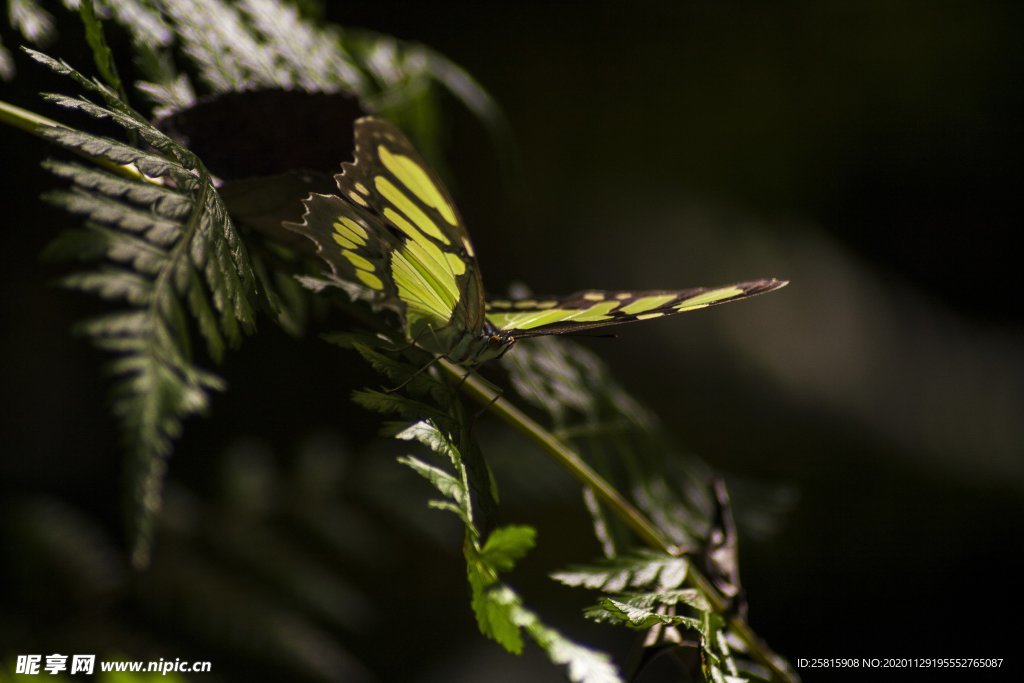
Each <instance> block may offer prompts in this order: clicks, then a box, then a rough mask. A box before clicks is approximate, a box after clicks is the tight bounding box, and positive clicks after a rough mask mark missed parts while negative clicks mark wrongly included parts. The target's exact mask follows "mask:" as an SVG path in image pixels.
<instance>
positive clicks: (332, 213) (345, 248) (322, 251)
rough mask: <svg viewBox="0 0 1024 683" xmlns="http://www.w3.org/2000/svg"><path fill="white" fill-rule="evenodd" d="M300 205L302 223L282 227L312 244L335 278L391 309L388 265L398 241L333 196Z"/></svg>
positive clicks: (380, 224) (367, 214) (392, 299)
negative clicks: (293, 231) (362, 290)
mask: <svg viewBox="0 0 1024 683" xmlns="http://www.w3.org/2000/svg"><path fill="white" fill-rule="evenodd" d="M303 203H304V204H305V206H306V213H305V215H304V216H303V222H302V223H301V224H296V223H286V224H285V225H286V226H288V227H289V228H290V229H292V230H295V231H296V232H300V233H302V234H303V235H305V236H307V237H309V238H310V239H311V240H313V242H315V243H316V246H317V253H318V254H319V255H320V257H321V258H322V259H323V260H324V261H326V262H327V264H328V265H329V266H330V267H331V274H332V275H333V276H334V277H335V278H337V279H339V280H343V281H345V282H349V283H359V284H361V285H362V286H363V287H364V288H365V290H366V291H367V298H370V299H372V300H374V301H376V302H378V303H382V304H385V305H391V306H392V307H395V303H396V302H397V297H398V293H397V290H396V289H395V286H394V282H393V280H392V279H391V277H389V269H390V265H389V264H390V255H391V253H392V252H393V251H394V250H395V249H396V248H397V246H398V241H397V240H396V239H395V238H394V236H393V235H392V234H391V233H390V231H389V230H388V229H387V228H386V227H385V226H384V224H383V222H382V221H380V219H379V218H377V217H376V216H375V215H373V214H372V213H370V212H368V211H361V210H359V209H357V208H356V207H353V206H352V205H351V204H349V203H348V202H345V201H343V200H342V199H340V198H339V197H337V196H335V195H325V194H311V195H310V196H309V197H308V198H306V199H305V200H303Z"/></svg>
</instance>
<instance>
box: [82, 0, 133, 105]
mask: <svg viewBox="0 0 1024 683" xmlns="http://www.w3.org/2000/svg"><path fill="white" fill-rule="evenodd" d="M78 15H79V16H80V17H81V18H82V24H84V26H85V41H86V42H87V43H88V44H89V49H91V50H92V58H93V61H94V62H95V63H96V68H97V69H98V70H99V72H100V76H102V77H103V80H105V81H106V82H107V85H109V86H110V87H111V88H113V89H114V90H115V91H116V92H117V93H118V94H119V95H120V96H121V98H122V99H126V98H125V92H124V85H123V84H122V83H121V77H120V76H119V75H118V74H117V65H116V64H115V63H114V53H112V52H111V51H110V47H109V46H108V45H107V39H106V38H105V37H104V35H103V24H102V23H100V19H99V17H97V16H96V8H95V7H94V6H93V3H92V0H79V2H78Z"/></svg>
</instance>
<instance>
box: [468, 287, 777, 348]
mask: <svg viewBox="0 0 1024 683" xmlns="http://www.w3.org/2000/svg"><path fill="white" fill-rule="evenodd" d="M785 284H786V282H785V281H784V280H775V279H766V280H751V281H748V282H737V283H735V284H731V285H725V286H722V287H694V288H692V289H679V290H652V291H641V292H630V291H605V290H585V291H581V292H576V293H575V294H570V295H569V296H563V297H537V298H532V299H519V300H500V299H495V300H491V301H488V302H487V320H488V321H489V322H490V323H491V324H492V325H494V326H495V327H497V328H498V329H499V330H502V331H503V332H505V333H506V334H508V335H511V336H512V337H513V338H517V339H518V338H522V337H534V336H539V335H545V334H568V333H572V332H579V331H583V330H589V329H594V328H598V327H607V326H609V325H621V324H623V323H628V322H635V321H639V320H653V319H656V318H663V317H665V316H669V315H675V314H677V313H685V312H687V311H694V310H697V309H700V308H706V307H708V306H714V305H716V304H723V303H726V302H729V301H739V300H740V299H746V298H749V297H752V296H755V295H757V294H763V293H765V292H770V291H772V290H775V289H778V288H780V287H783V286H784V285H785Z"/></svg>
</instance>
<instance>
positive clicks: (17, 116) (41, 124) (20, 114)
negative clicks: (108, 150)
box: [0, 100, 152, 182]
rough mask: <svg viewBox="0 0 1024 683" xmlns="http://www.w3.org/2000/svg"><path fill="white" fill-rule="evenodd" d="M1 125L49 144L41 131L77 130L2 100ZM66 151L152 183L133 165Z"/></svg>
mask: <svg viewBox="0 0 1024 683" xmlns="http://www.w3.org/2000/svg"><path fill="white" fill-rule="evenodd" d="M0 123H4V124H7V125H8V126H13V127H14V128H19V129H21V130H23V131H25V132H26V133H31V134H32V135H35V136H37V137H41V138H43V139H44V140H48V141H49V142H53V140H49V138H47V137H46V136H44V135H42V134H41V131H43V130H44V129H47V128H63V129H64V130H75V129H74V128H71V127H70V126H65V125H64V124H63V123H60V122H58V121H54V120H53V119H48V118H46V117H45V116H41V115H40V114H37V113H35V112H33V111H29V110H28V109H22V108H21V107H18V106H15V105H13V104H10V103H9V102H4V101H2V100H0ZM66 149H69V150H70V151H72V152H74V153H75V154H77V155H79V156H81V157H84V158H86V159H88V160H89V161H92V162H94V163H96V164H99V165H100V166H102V167H104V168H106V169H107V170H110V171H113V172H114V173H117V174H119V175H123V176H125V177H128V178H133V179H135V180H146V181H150V182H152V181H151V180H150V179H149V178H148V177H146V176H145V175H144V174H143V173H142V172H141V171H139V169H137V168H135V167H134V166H132V165H121V164H117V163H114V162H113V161H111V160H110V159H104V158H103V157H94V156H92V155H90V154H86V153H85V152H83V151H82V150H80V149H74V148H72V147H68V148H66Z"/></svg>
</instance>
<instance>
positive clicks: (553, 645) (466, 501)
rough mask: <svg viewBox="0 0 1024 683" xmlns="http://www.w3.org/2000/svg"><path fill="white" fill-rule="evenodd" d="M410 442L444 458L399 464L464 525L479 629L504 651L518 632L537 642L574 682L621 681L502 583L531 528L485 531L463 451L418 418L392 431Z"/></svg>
mask: <svg viewBox="0 0 1024 683" xmlns="http://www.w3.org/2000/svg"><path fill="white" fill-rule="evenodd" d="M397 438H398V439H401V440H405V441H415V442H418V443H420V444H422V445H424V446H426V447H427V448H428V449H430V450H431V451H433V452H434V453H435V454H437V455H439V456H441V459H442V460H443V461H446V464H447V465H448V467H450V468H451V469H450V470H446V469H443V468H441V467H438V466H435V465H429V464H427V463H425V462H423V461H422V460H419V459H418V458H415V457H412V456H406V457H403V458H400V459H399V462H401V463H402V464H404V465H406V466H408V467H410V468H412V469H413V470H414V471H415V472H416V473H417V474H419V475H420V476H422V477H424V478H425V479H426V480H427V481H429V482H430V483H431V485H432V486H434V488H435V489H437V491H438V492H439V493H440V494H441V495H442V496H443V497H444V500H442V501H436V502H434V503H433V504H432V505H431V507H434V508H437V509H442V510H447V511H449V512H452V513H454V514H456V515H457V516H458V517H459V519H461V520H462V522H463V525H464V527H465V534H466V536H465V542H464V543H463V553H464V554H465V558H466V574H467V579H468V581H469V586H470V590H471V593H472V597H471V605H472V607H473V612H474V614H475V615H476V619H477V625H478V626H479V627H480V632H481V633H483V634H484V635H485V636H487V637H489V638H491V639H493V640H494V641H495V642H497V643H498V644H500V645H501V646H502V647H504V648H505V649H506V650H508V651H509V652H513V653H516V654H518V653H520V652H522V649H523V635H522V634H523V632H525V633H526V634H527V635H529V636H530V638H531V639H532V640H533V641H534V642H535V643H536V644H537V645H539V646H540V647H541V648H542V649H543V650H544V651H545V652H546V653H547V655H548V657H549V658H550V659H551V661H552V662H554V663H555V664H558V665H561V666H564V667H565V668H566V673H567V674H568V677H569V680H571V681H574V682H575V683H621V680H622V679H621V678H620V677H619V674H618V672H617V671H616V669H615V666H614V665H613V664H612V663H611V660H610V658H609V657H608V655H606V654H604V653H601V652H597V651H595V650H591V649H590V648H586V647H583V646H582V645H579V644H577V643H574V642H572V641H571V640H569V639H567V638H566V637H565V636H563V635H562V634H561V633H559V632H558V631H556V630H555V629H552V628H550V627H548V626H546V625H544V624H543V623H542V622H541V620H540V618H539V617H538V616H537V615H536V614H535V613H534V612H532V611H531V610H529V609H527V608H526V607H524V606H523V601H522V598H520V597H519V595H518V594H517V593H516V592H515V591H514V590H513V589H512V588H511V587H510V586H508V584H506V583H504V582H503V581H502V580H501V578H500V574H501V573H502V572H507V571H510V570H511V569H512V568H513V567H514V565H515V563H516V561H517V560H519V559H520V558H522V557H523V556H524V555H526V553H527V552H529V551H530V549H531V548H533V545H534V542H535V536H536V532H535V531H534V529H533V528H532V527H528V526H519V525H515V526H504V527H499V528H497V529H494V530H493V531H491V532H490V533H489V534H487V535H486V538H484V535H483V534H482V533H481V531H480V529H479V528H478V526H477V524H476V522H475V518H474V514H473V511H474V506H473V501H472V498H473V496H472V493H471V489H470V484H469V481H470V476H469V473H468V471H467V469H466V465H465V463H464V462H463V458H462V454H461V452H460V451H459V449H458V447H457V446H456V445H455V443H454V442H453V441H452V439H451V437H450V436H449V435H447V434H445V433H444V432H443V431H441V430H440V429H438V428H437V427H436V426H435V425H434V424H432V423H430V422H418V423H416V424H413V425H411V426H410V427H408V428H407V429H405V430H404V431H402V432H401V433H399V434H398V435H397Z"/></svg>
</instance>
